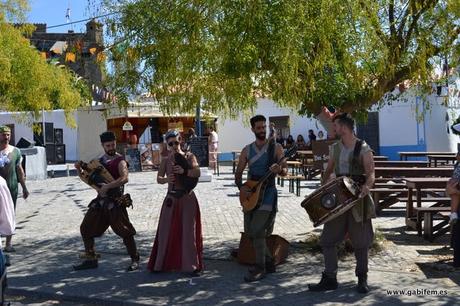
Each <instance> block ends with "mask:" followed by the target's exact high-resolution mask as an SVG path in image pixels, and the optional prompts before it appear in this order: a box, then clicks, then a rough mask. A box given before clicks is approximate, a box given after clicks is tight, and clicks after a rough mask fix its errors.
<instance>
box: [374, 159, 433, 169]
mask: <svg viewBox="0 0 460 306" xmlns="http://www.w3.org/2000/svg"><path fill="white" fill-rule="evenodd" d="M374 164H375V166H376V167H405V168H408V167H419V168H426V167H428V166H429V163H428V162H426V161H405V160H401V161H400V160H382V161H380V160H376V161H374Z"/></svg>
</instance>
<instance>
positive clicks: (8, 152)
mask: <svg viewBox="0 0 460 306" xmlns="http://www.w3.org/2000/svg"><path fill="white" fill-rule="evenodd" d="M10 138H11V129H10V128H9V127H8V126H4V125H2V126H0V175H1V176H2V177H3V178H4V179H5V181H6V183H7V185H8V189H9V190H10V193H11V198H12V199H13V204H14V208H15V209H16V200H17V198H18V182H19V183H20V184H21V187H22V197H23V198H24V199H27V197H28V196H29V191H28V190H27V187H26V183H25V173H24V169H22V166H21V161H22V156H21V151H20V150H19V149H18V148H16V147H15V146H12V145H10ZM11 238H12V236H11V235H9V236H6V243H5V248H4V251H5V252H14V251H15V250H14V248H13V246H12V244H11Z"/></svg>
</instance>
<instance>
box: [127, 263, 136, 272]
mask: <svg viewBox="0 0 460 306" xmlns="http://www.w3.org/2000/svg"><path fill="white" fill-rule="evenodd" d="M136 270H139V261H132V262H131V264H130V265H129V266H128V268H127V269H126V271H127V272H131V271H136Z"/></svg>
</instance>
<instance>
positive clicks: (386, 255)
mask: <svg viewBox="0 0 460 306" xmlns="http://www.w3.org/2000/svg"><path fill="white" fill-rule="evenodd" d="M28 185H29V190H30V191H31V196H30V197H29V199H27V200H26V201H24V200H23V199H19V200H18V208H17V234H16V235H15V236H14V240H13V242H14V245H15V248H16V250H17V252H16V253H12V255H11V262H12V266H11V267H10V268H9V270H8V277H9V280H8V282H9V289H8V291H7V292H8V294H10V295H12V296H13V298H11V299H10V301H12V305H23V304H29V305H55V304H61V305H86V304H90V303H91V304H107V305H131V304H133V305H134V304H149V305H178V304H181V305H188V304H190V305H192V304H193V305H239V304H246V305H259V304H260V305H262V304H263V305H287V304H289V305H310V304H324V305H330V304H340V303H343V304H354V303H360V304H363V305H371V304H382V305H383V304H384V305H388V304H390V303H391V304H407V303H415V304H424V303H426V304H430V305H443V304H449V305H451V304H456V303H459V301H460V300H459V294H458V292H459V287H458V284H459V283H460V272H459V271H453V270H452V269H450V267H449V266H448V265H447V264H442V263H441V264H439V263H434V262H436V261H440V260H446V259H447V260H448V259H450V258H451V251H450V250H449V249H448V248H447V247H446V245H447V244H448V243H447V241H446V240H439V241H437V242H436V243H428V242H426V241H424V240H423V239H421V238H419V237H417V236H416V234H415V233H414V232H406V231H405V229H404V226H403V225H404V218H403V216H404V207H403V206H401V205H397V206H396V207H395V208H393V209H390V210H388V211H386V212H384V214H383V215H382V216H380V217H379V218H377V219H376V220H375V221H374V227H375V228H378V229H379V231H381V232H383V233H384V234H385V236H386V237H387V238H388V241H387V242H386V243H385V248H384V250H383V251H381V252H379V253H377V254H376V255H373V256H371V259H370V267H369V270H370V272H369V284H370V286H371V289H372V291H371V293H370V294H368V295H360V294H358V293H355V291H354V286H355V284H356V277H355V276H354V258H353V257H352V256H349V257H346V258H345V259H344V260H341V262H340V263H339V267H340V268H339V274H338V280H339V282H340V286H339V289H338V290H335V291H333V292H327V293H311V292H308V290H307V284H308V283H312V282H317V281H318V280H319V277H320V274H321V271H322V267H323V261H322V256H321V254H315V253H310V252H307V251H306V250H305V247H304V244H303V243H302V241H304V239H305V237H306V235H307V234H308V233H311V232H319V231H320V230H319V229H313V227H312V223H311V222H310V221H309V220H308V217H307V214H306V212H305V210H304V209H303V208H302V207H300V203H301V201H302V199H303V196H305V195H306V194H308V193H309V192H311V191H312V190H314V189H315V188H316V187H317V185H318V182H317V181H307V182H303V184H302V186H303V187H304V188H302V197H297V196H295V195H294V194H292V193H289V191H288V188H287V187H286V186H285V187H282V188H281V187H280V188H279V212H278V215H277V219H276V225H275V230H274V233H275V234H278V235H281V236H282V237H284V238H286V239H287V240H288V241H289V242H290V243H291V248H290V255H289V257H288V262H287V263H285V264H283V265H281V266H279V269H278V270H279V271H278V272H277V273H275V274H270V275H269V276H268V277H267V278H266V279H264V280H262V281H260V282H258V283H253V284H246V283H244V282H243V281H242V277H243V275H244V273H245V272H246V267H244V266H241V265H239V264H237V263H236V262H234V261H232V260H231V258H230V257H229V253H230V251H231V250H232V249H233V248H235V247H237V246H238V243H239V237H240V231H241V230H242V224H243V218H242V213H241V210H240V207H239V203H238V198H237V193H236V191H237V189H236V188H235V186H234V185H233V176H232V174H231V168H230V167H224V169H222V171H221V175H220V176H219V177H216V176H214V179H213V181H212V182H210V183H200V184H198V187H197V189H196V194H197V197H198V200H199V202H200V207H201V214H202V223H203V235H204V245H205V254H204V256H205V265H206V268H205V269H206V270H205V272H204V274H203V275H202V276H201V277H199V278H190V277H188V276H187V275H185V274H181V273H154V274H153V273H149V272H147V271H146V263H147V260H148V256H149V254H150V250H151V247H152V243H153V238H154V235H155V232H156V226H157V222H158V217H159V212H160V208H161V204H162V200H163V197H164V195H165V191H166V186H165V185H158V184H156V172H142V173H132V174H130V181H129V183H128V185H127V192H129V193H130V194H131V195H132V197H133V200H134V209H133V210H131V209H130V210H129V214H130V218H131V221H132V223H133V224H134V226H135V228H136V229H137V231H138V235H137V236H136V241H137V243H138V245H139V250H140V253H141V261H142V265H141V267H142V269H141V270H140V271H136V272H131V273H127V272H124V270H125V268H126V267H127V266H128V264H129V261H130V260H129V257H128V256H127V255H126V251H125V249H124V246H123V243H122V240H121V238H119V237H117V236H116V235H115V234H114V233H113V232H112V231H110V230H109V231H108V232H107V233H106V235H104V236H103V237H101V238H98V239H96V248H97V250H98V251H99V252H100V253H101V254H102V258H101V260H100V262H99V268H98V269H95V270H86V271H78V272H75V271H72V269H71V266H72V264H75V263H77V262H79V260H78V254H79V252H80V251H82V242H81V239H80V235H79V225H80V222H81V220H82V218H83V215H84V213H85V211H86V206H87V204H88V203H89V201H90V200H91V199H92V198H93V197H94V196H95V192H94V191H92V190H91V189H90V188H89V187H88V186H87V185H86V184H84V183H82V182H81V181H80V180H79V179H78V178H77V177H63V178H54V179H48V180H45V181H31V182H28ZM387 290H412V291H410V292H409V293H408V294H406V295H390V294H388V293H387ZM414 290H415V292H414ZM416 290H419V291H418V292H416ZM427 290H438V291H439V292H440V291H441V290H445V291H446V292H440V293H443V294H441V295H436V294H435V293H434V291H429V292H428V291H427ZM417 293H418V294H417ZM18 296H25V297H27V298H24V299H22V300H21V299H20V298H17V297H18Z"/></svg>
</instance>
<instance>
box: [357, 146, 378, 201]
mask: <svg viewBox="0 0 460 306" xmlns="http://www.w3.org/2000/svg"><path fill="white" fill-rule="evenodd" d="M362 158H363V166H364V172H365V173H366V183H365V184H364V185H363V186H362V187H361V189H362V191H361V194H360V196H361V197H363V196H365V195H367V194H369V192H370V189H371V188H372V186H374V181H375V169H374V168H375V166H374V156H373V155H372V152H371V151H368V152H366V153H364V154H363V157H362Z"/></svg>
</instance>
